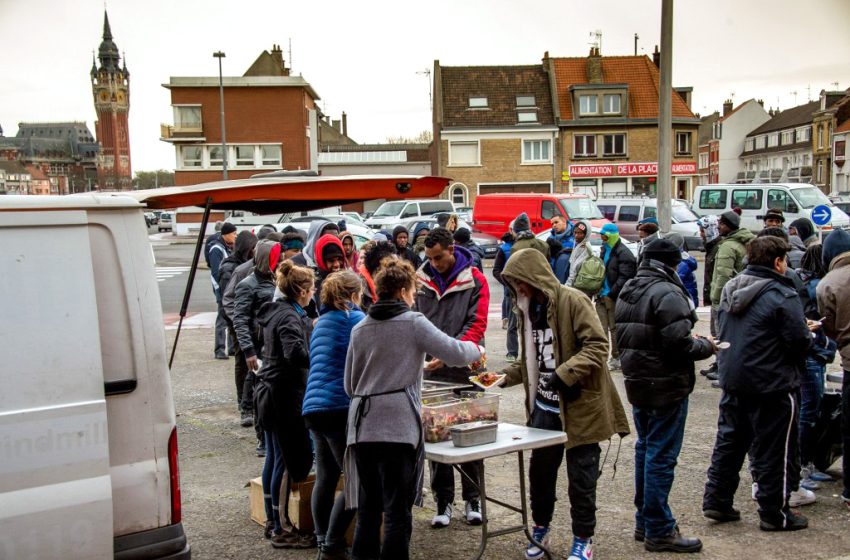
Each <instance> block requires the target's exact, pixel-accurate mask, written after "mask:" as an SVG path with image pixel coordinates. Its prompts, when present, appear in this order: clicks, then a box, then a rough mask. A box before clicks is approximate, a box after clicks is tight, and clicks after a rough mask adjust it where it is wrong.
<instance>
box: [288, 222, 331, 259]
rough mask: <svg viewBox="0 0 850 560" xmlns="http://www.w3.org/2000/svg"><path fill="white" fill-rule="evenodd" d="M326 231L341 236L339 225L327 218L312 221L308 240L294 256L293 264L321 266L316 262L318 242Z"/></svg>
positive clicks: (308, 231)
mask: <svg viewBox="0 0 850 560" xmlns="http://www.w3.org/2000/svg"><path fill="white" fill-rule="evenodd" d="M326 233H331V234H333V235H335V236H337V237H339V226H338V225H336V224H335V223H333V222H331V221H330V220H325V219H321V220H314V221H312V222H310V229H309V230H307V241H306V242H305V243H304V250H303V251H301V253H299V254H297V255H295V256H294V257H292V262H293V264H297V265H300V266H309V267H310V268H312V269H313V270H316V269H317V268H318V266H319V265H318V264H317V263H316V242H317V241H319V239H320V238H321V237H322V236H323V235H325V234H326Z"/></svg>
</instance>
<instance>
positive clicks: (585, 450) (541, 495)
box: [528, 407, 600, 538]
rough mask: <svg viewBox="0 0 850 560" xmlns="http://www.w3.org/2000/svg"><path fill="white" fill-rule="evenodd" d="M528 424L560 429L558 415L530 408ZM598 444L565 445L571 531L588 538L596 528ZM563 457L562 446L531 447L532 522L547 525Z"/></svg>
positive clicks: (548, 428)
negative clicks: (569, 446) (567, 446)
mask: <svg viewBox="0 0 850 560" xmlns="http://www.w3.org/2000/svg"><path fill="white" fill-rule="evenodd" d="M530 426H531V427H532V428H541V429H543V430H558V431H562V430H563V428H562V424H561V416H560V414H555V413H553V412H548V411H545V410H541V409H539V408H536V407H535V409H534V411H533V412H532V413H531V422H530ZM599 454H600V449H599V445H598V444H596V443H592V444H588V445H579V446H576V447H573V448H571V449H567V451H566V457H567V495H568V496H569V498H570V517H571V518H572V530H573V535H575V536H577V537H581V538H590V537H592V536H593V534H594V532H595V531H596V480H597V478H599ZM563 459H564V446H563V445H554V446H552V447H544V448H541V449H534V450H532V452H531V461H530V463H529V467H528V484H529V488H528V490H529V495H530V496H531V517H532V519H533V520H534V523H535V524H536V525H543V526H548V525H549V524H550V523H551V522H552V514H553V513H554V511H555V500H556V497H555V489H556V486H557V482H558V470H559V469H560V468H561V463H562V462H563Z"/></svg>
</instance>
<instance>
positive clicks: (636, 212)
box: [617, 206, 640, 222]
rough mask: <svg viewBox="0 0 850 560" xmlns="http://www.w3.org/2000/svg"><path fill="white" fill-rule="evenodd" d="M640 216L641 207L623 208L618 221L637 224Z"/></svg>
mask: <svg viewBox="0 0 850 560" xmlns="http://www.w3.org/2000/svg"><path fill="white" fill-rule="evenodd" d="M639 216H640V206H621V207H620V215H619V217H618V218H617V220H618V221H620V222H636V221H638V217H639Z"/></svg>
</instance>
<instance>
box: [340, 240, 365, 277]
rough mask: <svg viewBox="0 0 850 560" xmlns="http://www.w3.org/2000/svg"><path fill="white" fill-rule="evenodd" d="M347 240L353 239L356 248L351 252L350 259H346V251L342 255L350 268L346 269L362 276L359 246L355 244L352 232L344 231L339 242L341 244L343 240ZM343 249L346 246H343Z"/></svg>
mask: <svg viewBox="0 0 850 560" xmlns="http://www.w3.org/2000/svg"><path fill="white" fill-rule="evenodd" d="M346 238H348V239H351V243H352V244H353V246H354V248H353V249H352V250H351V256H350V257H346V256H345V252H344V251H343V253H342V254H343V258H345V261H346V263H348V266H347V267H346V268H350V269H351V270H353V271H354V272H357V273H358V274H360V266H359V264H360V252H359V251H358V250H357V244H356V243H354V236H353V235H352V234H351V232H350V231H343V232H341V233H340V234H339V242H340V243H342V242H343V240H345V239H346ZM343 247H345V245H343Z"/></svg>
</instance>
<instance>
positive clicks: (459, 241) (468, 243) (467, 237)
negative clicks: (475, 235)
mask: <svg viewBox="0 0 850 560" xmlns="http://www.w3.org/2000/svg"><path fill="white" fill-rule="evenodd" d="M453 237H454V240H455V246H457V247H464V248H466V249H469V254H470V255H472V264H473V266H475V268H477V269H478V270H480V271H481V272H482V273H483V272H484V262H483V261H484V249H482V248H481V247H479V246H478V244H477V243H476V242H475V241H473V240H472V234H470V232H469V230H468V229H466V228H465V227H462V228H458V229H456V230H455V232H454V236H453Z"/></svg>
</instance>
